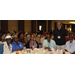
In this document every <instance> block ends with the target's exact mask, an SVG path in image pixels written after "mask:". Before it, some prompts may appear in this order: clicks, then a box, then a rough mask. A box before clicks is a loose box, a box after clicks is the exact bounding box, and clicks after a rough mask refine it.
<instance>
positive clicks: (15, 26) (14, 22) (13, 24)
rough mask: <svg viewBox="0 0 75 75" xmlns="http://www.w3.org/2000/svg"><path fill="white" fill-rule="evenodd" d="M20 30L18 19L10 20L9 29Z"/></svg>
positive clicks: (11, 30)
mask: <svg viewBox="0 0 75 75" xmlns="http://www.w3.org/2000/svg"><path fill="white" fill-rule="evenodd" d="M14 30H15V31H18V20H8V31H10V32H13V31H14Z"/></svg>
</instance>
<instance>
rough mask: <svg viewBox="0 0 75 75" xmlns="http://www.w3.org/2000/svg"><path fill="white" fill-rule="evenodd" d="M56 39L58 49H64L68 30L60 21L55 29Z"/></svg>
mask: <svg viewBox="0 0 75 75" xmlns="http://www.w3.org/2000/svg"><path fill="white" fill-rule="evenodd" d="M53 36H54V40H55V42H56V44H57V49H59V50H64V49H65V43H66V41H65V36H67V31H66V30H65V29H64V28H63V27H62V24H61V23H60V22H57V28H56V29H55V30H54V34H53Z"/></svg>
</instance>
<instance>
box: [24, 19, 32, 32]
mask: <svg viewBox="0 0 75 75" xmlns="http://www.w3.org/2000/svg"><path fill="white" fill-rule="evenodd" d="M24 31H25V32H26V31H27V32H31V20H24Z"/></svg>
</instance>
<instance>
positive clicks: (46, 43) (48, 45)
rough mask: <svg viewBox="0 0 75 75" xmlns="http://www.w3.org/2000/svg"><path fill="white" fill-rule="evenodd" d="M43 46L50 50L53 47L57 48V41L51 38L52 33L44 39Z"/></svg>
mask: <svg viewBox="0 0 75 75" xmlns="http://www.w3.org/2000/svg"><path fill="white" fill-rule="evenodd" d="M43 47H45V48H46V49H48V50H51V48H55V49H56V43H55V41H54V40H51V39H50V35H49V34H48V35H47V39H46V40H44V41H43Z"/></svg>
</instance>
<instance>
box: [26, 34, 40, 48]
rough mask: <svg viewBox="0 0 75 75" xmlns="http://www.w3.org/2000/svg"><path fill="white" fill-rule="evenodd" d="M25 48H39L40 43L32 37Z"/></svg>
mask: <svg viewBox="0 0 75 75" xmlns="http://www.w3.org/2000/svg"><path fill="white" fill-rule="evenodd" d="M25 46H26V48H31V47H32V46H34V48H39V44H38V42H37V41H35V40H34V35H31V37H30V41H28V42H27V44H26V45H25Z"/></svg>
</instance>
